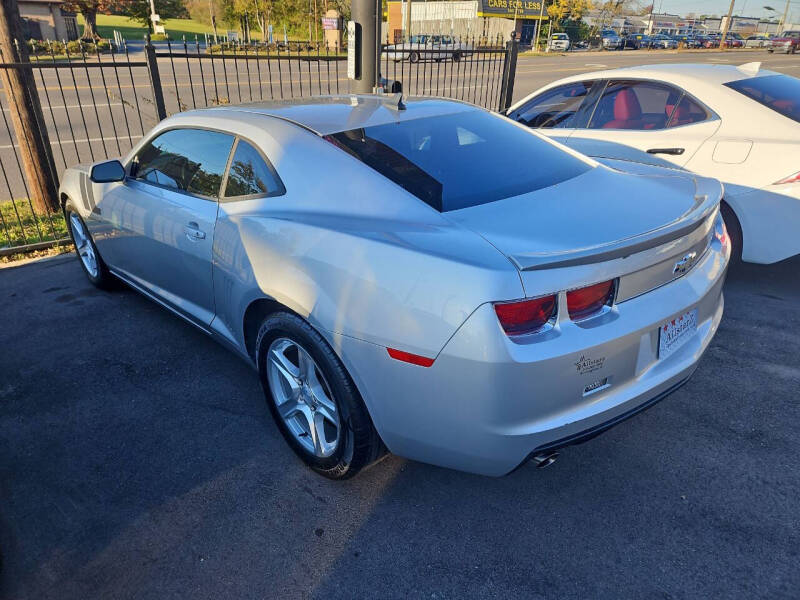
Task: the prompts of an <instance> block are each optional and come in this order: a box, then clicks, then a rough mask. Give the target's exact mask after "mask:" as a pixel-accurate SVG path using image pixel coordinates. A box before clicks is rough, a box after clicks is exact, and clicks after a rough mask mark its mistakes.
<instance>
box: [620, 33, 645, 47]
mask: <svg viewBox="0 0 800 600" xmlns="http://www.w3.org/2000/svg"><path fill="white" fill-rule="evenodd" d="M647 39H648V38H647V36H646V35H643V34H641V33H638V34H628V35H626V36H623V38H622V48H623V50H624V49H626V48H630V49H631V50H639V49H640V48H642V47H646V46H645V45H644V44H646V40H647Z"/></svg>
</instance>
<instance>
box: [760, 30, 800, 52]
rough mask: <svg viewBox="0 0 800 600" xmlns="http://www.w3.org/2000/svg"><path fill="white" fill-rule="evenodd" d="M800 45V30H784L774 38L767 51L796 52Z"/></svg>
mask: <svg viewBox="0 0 800 600" xmlns="http://www.w3.org/2000/svg"><path fill="white" fill-rule="evenodd" d="M799 45H800V31H784V32H783V33H782V34H780V35H779V36H777V37H774V38H772V44H771V45H770V46H769V47H768V48H767V52H783V53H784V54H794V53H795V52H797V47H798V46H799Z"/></svg>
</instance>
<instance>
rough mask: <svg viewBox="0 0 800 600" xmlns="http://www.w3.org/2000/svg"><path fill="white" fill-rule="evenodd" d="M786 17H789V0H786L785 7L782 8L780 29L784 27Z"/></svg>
mask: <svg viewBox="0 0 800 600" xmlns="http://www.w3.org/2000/svg"><path fill="white" fill-rule="evenodd" d="M788 18H789V0H786V8H784V9H783V19H781V29H786V19H788ZM778 33H782V32H778Z"/></svg>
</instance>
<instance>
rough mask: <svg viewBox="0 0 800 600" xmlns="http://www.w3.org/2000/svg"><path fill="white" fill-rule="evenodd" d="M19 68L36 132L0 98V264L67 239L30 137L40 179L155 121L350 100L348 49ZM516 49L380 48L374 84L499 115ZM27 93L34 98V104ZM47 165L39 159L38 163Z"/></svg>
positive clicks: (196, 50)
mask: <svg viewBox="0 0 800 600" xmlns="http://www.w3.org/2000/svg"><path fill="white" fill-rule="evenodd" d="M33 51H34V52H33V53H32V54H31V56H30V60H29V61H27V62H16V63H15V62H8V61H7V60H6V59H5V58H4V57H3V55H2V53H1V52H0V69H17V70H25V71H27V72H29V73H30V75H31V76H32V79H33V82H34V84H35V87H36V92H38V94H35V95H38V98H36V101H37V103H38V106H39V107H40V109H41V110H40V111H39V112H40V115H39V117H38V118H37V121H36V123H35V125H34V128H35V129H36V131H33V132H20V131H18V126H15V125H14V122H13V119H11V118H10V115H11V113H12V111H13V110H15V105H16V104H17V103H19V101H20V99H19V98H15V97H13V93H10V90H5V89H2V90H0V112H2V118H0V171H2V175H1V176H0V255H3V254H9V253H13V252H19V251H24V250H29V249H35V248H40V247H45V246H47V245H50V244H52V243H54V242H58V241H61V240H65V239H66V238H67V232H66V227H65V224H64V221H63V217H62V215H61V214H59V213H58V212H57V211H56V212H53V211H48V210H43V209H42V208H41V207H37V206H36V205H35V203H34V202H33V201H32V198H33V197H34V194H32V193H31V187H32V186H34V185H36V182H33V181H31V177H32V176H31V173H30V171H26V169H25V168H24V165H23V162H24V160H23V161H21V160H20V157H21V156H24V153H26V152H28V153H32V152H33V151H34V150H33V148H31V147H30V146H31V143H30V139H31V137H30V136H31V135H34V136H39V139H40V140H42V141H45V140H46V142H47V143H46V144H45V145H46V147H47V148H49V154H50V155H49V156H48V157H47V161H49V164H50V165H53V166H52V167H51V168H48V169H46V170H47V171H48V172H46V173H37V175H36V177H50V178H52V180H53V181H54V183H55V186H56V188H57V186H58V177H59V174H60V173H61V172H62V171H63V170H64V169H66V168H67V167H70V166H73V165H76V164H80V163H91V162H95V161H99V160H103V159H105V158H108V157H114V156H121V155H124V154H126V153H127V152H128V151H129V150H130V149H131V148H132V147H133V145H134V144H136V142H137V141H138V140H139V139H140V138H141V137H142V136H143V135H144V134H145V133H146V132H147V131H148V130H149V129H150V128H152V127H153V126H154V125H155V124H156V123H158V121H160V120H161V119H164V118H166V117H167V116H169V115H171V114H174V113H177V112H181V111H184V110H188V109H194V108H203V107H208V106H218V105H224V104H229V103H242V102H252V101H273V100H283V99H292V98H302V97H310V96H315V95H325V94H339V93H349V92H350V80H348V79H347V68H346V60H347V56H346V49H344V48H338V47H334V48H331V47H325V46H321V45H310V44H307V43H303V44H299V43H298V44H281V45H280V46H276V45H264V44H251V45H244V44H228V45H224V46H208V47H207V46H205V45H203V44H201V43H200V42H199V40H195V41H194V42H187V41H182V42H177V43H176V42H168V43H167V44H165V45H163V46H161V47H160V48H156V47H154V46H153V45H152V44H149V43H147V44H146V45H145V46H144V48H143V50H137V51H134V50H133V49H129V48H128V46H127V45H126V44H124V43H123V44H122V45H119V46H118V45H114V44H109V45H105V44H103V45H99V44H98V45H93V44H92V45H88V46H87V45H83V44H81V43H77V42H71V43H70V44H50V45H48V44H44V45H42V44H38V45H37V46H35V47H34V48H33ZM516 52H517V47H516V44H515V43H512V42H507V43H503V42H502V40H499V39H497V40H492V41H487V40H478V39H458V40H450V43H444V42H442V43H432V44H425V45H419V44H417V45H413V44H411V45H408V46H403V45H402V44H400V45H390V44H384V45H383V46H382V48H381V63H380V70H381V77H382V81H384V82H386V84H387V91H388V88H389V87H391V85H392V84H393V82H400V85H401V86H402V90H403V93H405V94H406V95H414V96H443V97H449V98H455V99H458V100H463V101H467V102H472V103H474V104H477V105H480V106H483V107H486V108H489V109H492V110H498V109H503V108H505V107H507V106H508V104H509V103H510V98H511V91H512V90H513V83H514V71H515V68H516ZM32 96H33V95H32ZM47 161H46V162H47Z"/></svg>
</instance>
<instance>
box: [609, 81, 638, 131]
mask: <svg viewBox="0 0 800 600" xmlns="http://www.w3.org/2000/svg"><path fill="white" fill-rule="evenodd" d="M643 124H644V122H643V120H642V106H641V105H640V104H639V99H638V98H637V97H636V93H635V92H634V91H633V90H632V89H630V88H625V89H621V90H620V91H618V92H617V95H616V96H615V97H614V118H613V119H612V120H611V121H608V122H607V123H605V124H604V125H603V129H641V128H642V126H643Z"/></svg>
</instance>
